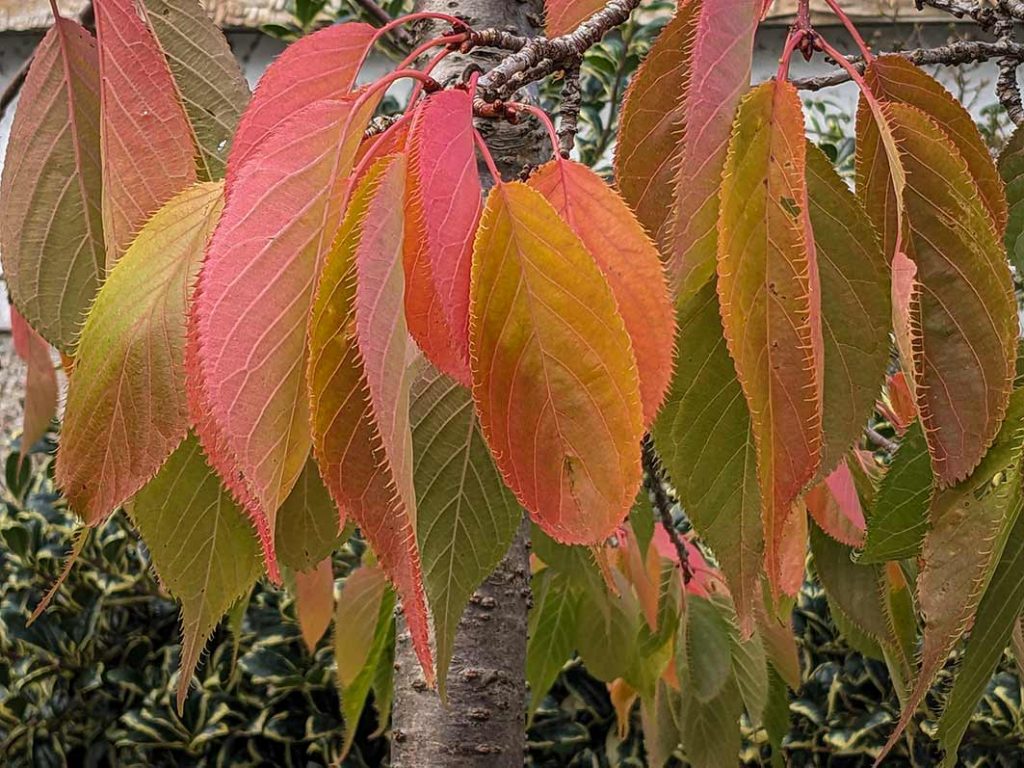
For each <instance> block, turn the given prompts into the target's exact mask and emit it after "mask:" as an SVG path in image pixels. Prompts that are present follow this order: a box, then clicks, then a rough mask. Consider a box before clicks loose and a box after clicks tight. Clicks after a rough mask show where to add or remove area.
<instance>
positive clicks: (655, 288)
mask: <svg viewBox="0 0 1024 768" xmlns="http://www.w3.org/2000/svg"><path fill="white" fill-rule="evenodd" d="M527 184H529V185H530V186H531V187H533V188H534V189H536V190H538V191H539V192H540V193H541V194H542V195H544V198H545V199H546V200H547V201H548V202H549V203H551V205H552V206H554V208H555V210H556V211H557V212H558V215H559V216H561V217H562V219H563V220H565V222H566V223H567V224H568V225H569V227H570V229H572V231H573V232H574V233H576V236H577V237H579V239H580V241H581V242H582V243H583V245H584V247H585V248H586V249H587V250H588V251H589V252H590V255H591V256H592V257H593V259H594V261H595V262H596V263H597V266H598V267H599V268H600V270H601V272H602V274H604V276H605V279H606V280H607V281H608V285H609V286H610V287H611V289H612V293H613V294H614V295H615V300H616V302H617V303H618V306H619V313H620V314H621V315H622V320H623V322H624V323H625V324H626V330H627V331H628V332H629V336H630V339H631V341H632V343H633V354H634V355H635V356H636V365H637V370H638V371H639V374H640V396H641V398H642V399H643V405H644V424H645V425H646V426H649V425H650V424H651V423H652V422H653V421H654V417H655V416H656V415H657V413H658V408H659V407H661V403H662V400H663V399H664V397H665V390H666V389H668V385H669V380H670V379H671V378H672V342H673V337H674V336H675V318H674V315H673V309H672V303H671V300H670V298H669V295H668V286H667V285H666V283H665V273H664V271H663V269H662V266H661V262H660V261H659V260H658V251H657V249H656V248H655V247H654V244H653V243H652V242H651V241H650V239H649V238H648V237H647V235H646V234H645V232H644V230H643V227H642V226H641V225H640V222H638V221H637V220H636V217H635V216H634V215H633V212H632V211H631V210H630V209H629V206H627V205H626V203H625V202H624V201H623V200H622V198H621V197H619V195H618V194H617V193H616V192H615V190H614V189H612V188H611V187H609V186H608V185H607V184H606V183H605V182H604V180H603V179H602V178H601V177H600V176H598V175H597V174H596V173H594V172H593V171H592V170H590V169H589V168H587V167H586V166H585V165H580V164H579V163H574V162H570V161H568V160H562V159H557V160H554V161H552V162H550V163H547V164H546V165H543V166H541V167H540V168H538V169H537V170H536V171H535V172H534V173H533V174H531V176H530V178H529V179H528V180H527Z"/></svg>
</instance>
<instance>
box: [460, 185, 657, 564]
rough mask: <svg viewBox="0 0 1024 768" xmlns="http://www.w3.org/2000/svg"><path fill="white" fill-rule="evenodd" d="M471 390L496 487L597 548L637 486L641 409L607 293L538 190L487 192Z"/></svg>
mask: <svg viewBox="0 0 1024 768" xmlns="http://www.w3.org/2000/svg"><path fill="white" fill-rule="evenodd" d="M470 350H471V354H472V368H473V397H474V399H475V400H476V404H477V409H478V410H479V412H480V421H481V425H482V426H483V430H484V435H485V437H486V439H487V442H488V444H489V445H490V448H491V452H492V453H493V454H494V456H495V460H496V462H497V464H498V468H499V469H500V470H501V472H502V474H503V476H504V477H505V481H506V483H508V486H509V487H510V488H511V489H512V491H513V492H514V493H515V494H516V496H517V497H518V498H519V501H520V502H521V503H522V504H523V506H524V507H525V508H526V509H527V510H528V511H529V512H530V514H531V516H532V517H533V519H534V520H535V521H536V522H537V524H538V525H540V527H541V528H543V529H544V531H545V532H546V533H548V534H549V535H551V536H552V537H554V538H556V539H558V540H559V541H562V542H565V543H573V544H596V543H599V542H601V541H602V540H603V539H605V538H606V537H607V536H609V535H610V534H611V533H612V532H613V531H614V530H615V528H616V527H617V526H618V524H619V523H620V522H621V521H622V520H623V518H625V516H626V514H627V513H628V512H629V509H630V507H631V506H632V503H633V499H634V498H635V497H636V491H637V487H638V486H639V484H640V477H641V471H640V450H639V445H640V438H641V436H642V435H643V410H642V406H641V402H640V392H639V380H638V375H637V370H636V362H635V361H634V359H633V353H632V349H631V345H630V341H629V335H628V334H627V332H626V327H625V325H624V323H623V321H622V318H621V317H620V315H619V313H618V308H617V306H616V303H615V297H614V295H613V293H612V290H611V288H610V287H609V286H608V283H607V281H606V280H605V278H604V276H603V275H602V274H601V271H600V269H599V268H598V267H597V265H596V264H595V263H594V261H593V259H592V257H591V255H590V254H589V253H588V252H587V251H586V250H585V248H584V246H583V244H582V243H581V242H580V241H579V239H578V238H577V237H576V236H575V235H574V234H573V232H572V230H571V229H570V228H569V227H568V225H566V223H565V222H564V221H562V220H561V219H560V218H559V216H558V213H557V212H556V211H555V209H554V208H552V207H551V205H550V204H549V203H548V202H547V201H546V200H544V198H543V197H542V196H541V194H540V193H539V192H537V191H536V190H534V189H531V188H530V187H528V186H526V185H525V184H521V183H518V182H512V183H508V184H499V185H498V186H497V187H496V188H495V189H493V190H492V191H491V193H490V195H489V197H488V199H487V206H486V208H485V210H484V215H483V219H482V221H481V224H480V231H479V232H478V234H477V238H476V248H475V251H474V254H473V276H472V285H471V292H470Z"/></svg>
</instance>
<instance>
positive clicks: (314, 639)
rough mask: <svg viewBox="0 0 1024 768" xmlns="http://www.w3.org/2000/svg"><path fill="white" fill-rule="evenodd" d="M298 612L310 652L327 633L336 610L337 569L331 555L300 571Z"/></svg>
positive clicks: (296, 584)
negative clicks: (333, 567)
mask: <svg viewBox="0 0 1024 768" xmlns="http://www.w3.org/2000/svg"><path fill="white" fill-rule="evenodd" d="M294 577H295V615H296V618H298V620H299V630H300V631H301V632H302V642H304V643H305V644H306V648H307V649H308V650H309V652H310V653H313V652H315V651H316V644H317V643H318V642H320V638H321V637H323V636H324V633H325V632H326V631H327V627H329V626H330V624H331V616H332V615H333V614H334V573H333V570H332V568H331V558H329V557H327V558H324V559H323V560H322V561H321V562H320V563H319V564H318V565H317V566H315V567H314V568H313V569H312V570H311V571H296V572H295V574H294Z"/></svg>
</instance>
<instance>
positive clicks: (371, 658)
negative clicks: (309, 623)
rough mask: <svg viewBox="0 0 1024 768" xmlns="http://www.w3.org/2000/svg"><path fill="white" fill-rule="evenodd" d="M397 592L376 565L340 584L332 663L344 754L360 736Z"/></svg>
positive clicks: (363, 568)
mask: <svg viewBox="0 0 1024 768" xmlns="http://www.w3.org/2000/svg"><path fill="white" fill-rule="evenodd" d="M394 604H395V596H394V593H393V592H392V591H391V590H390V589H389V588H388V581H387V577H386V576H385V575H384V572H383V571H382V570H381V569H380V568H378V567H377V566H372V565H362V566H360V567H359V568H356V569H355V570H354V571H352V572H351V573H350V574H349V575H348V578H346V579H345V582H344V584H342V586H341V593H340V594H339V595H338V603H337V606H336V608H335V614H334V660H335V662H336V664H337V680H338V687H339V689H340V690H341V712H342V715H343V716H344V719H345V723H344V725H345V741H344V743H343V745H342V756H344V755H345V754H347V753H348V751H349V749H351V747H352V743H353V742H354V741H355V737H356V726H357V725H358V724H359V715H360V713H361V712H362V711H363V706H364V705H365V704H366V697H367V695H368V694H369V692H370V687H371V685H372V684H373V680H374V676H375V672H376V670H377V667H378V666H379V664H380V663H381V659H382V657H383V655H384V650H385V646H386V644H387V640H388V636H389V634H391V633H392V632H393V631H394V618H393V616H392V611H393V608H394Z"/></svg>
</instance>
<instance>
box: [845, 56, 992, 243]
mask: <svg viewBox="0 0 1024 768" xmlns="http://www.w3.org/2000/svg"><path fill="white" fill-rule="evenodd" d="M864 79H865V81H866V82H867V84H868V86H869V87H870V88H871V91H872V93H874V95H875V96H876V97H877V98H879V99H882V100H884V101H889V102H897V103H903V104H909V105H910V106H913V107H917V108H918V109H920V110H922V111H923V112H925V113H926V114H927V115H928V116H929V117H931V118H932V119H933V120H934V121H935V122H936V123H937V124H938V126H939V127H940V128H941V129H942V131H943V133H944V134H945V135H946V138H948V139H949V140H950V142H952V144H953V145H954V146H955V147H956V149H957V151H958V152H959V153H960V156H961V157H962V158H963V159H964V161H965V162H966V163H967V167H968V169H969V172H970V175H971V177H972V178H973V179H974V182H975V184H977V186H978V191H979V193H980V195H981V199H982V202H983V203H984V205H985V207H986V208H987V209H988V212H989V215H990V216H991V217H992V221H993V222H994V224H995V226H996V230H997V232H998V233H999V234H1000V235H1001V234H1002V233H1003V231H1004V230H1005V229H1006V218H1007V210H1006V208H1007V201H1006V196H1005V194H1004V190H1003V182H1002V180H1001V179H1000V178H999V173H998V172H997V170H996V166H995V163H994V162H993V161H992V154H991V152H989V150H988V147H986V146H985V140H984V139H983V138H982V136H981V133H979V131H978V126H977V124H976V123H975V122H974V118H973V117H971V115H970V113H969V112H968V111H967V110H966V109H965V108H964V106H963V105H962V104H961V103H960V102H959V101H957V100H956V99H955V98H953V96H952V94H950V93H949V91H947V90H946V89H945V87H944V86H943V85H942V84H941V83H939V81H938V80H936V79H935V78H934V77H932V76H931V75H929V74H928V73H927V72H925V71H924V70H923V69H921V68H920V67H918V66H917V65H915V64H912V63H910V62H909V61H908V60H907V59H906V58H905V57H903V56H897V55H889V56H878V57H876V58H875V59H874V61H873V62H872V63H871V66H869V67H868V68H867V70H866V71H865V72H864Z"/></svg>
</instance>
